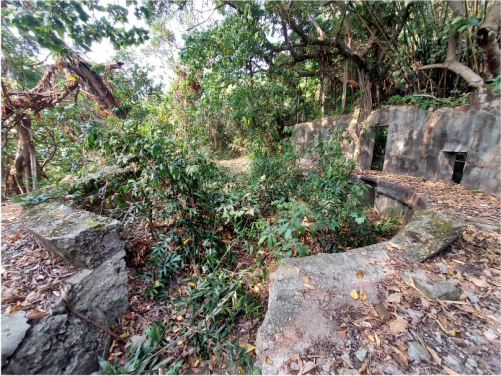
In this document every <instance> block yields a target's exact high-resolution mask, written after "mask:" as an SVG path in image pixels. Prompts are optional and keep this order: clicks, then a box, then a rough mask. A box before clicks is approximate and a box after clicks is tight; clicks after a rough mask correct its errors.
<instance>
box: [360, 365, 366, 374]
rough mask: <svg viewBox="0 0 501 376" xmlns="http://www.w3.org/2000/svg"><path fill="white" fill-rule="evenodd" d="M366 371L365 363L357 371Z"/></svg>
mask: <svg viewBox="0 0 501 376" xmlns="http://www.w3.org/2000/svg"><path fill="white" fill-rule="evenodd" d="M366 370H367V363H364V364H362V367H360V369H359V370H358V372H359V373H362V372H365V371H366Z"/></svg>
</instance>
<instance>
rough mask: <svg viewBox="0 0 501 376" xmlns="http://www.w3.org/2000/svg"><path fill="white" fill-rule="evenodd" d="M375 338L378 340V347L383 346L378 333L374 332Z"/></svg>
mask: <svg viewBox="0 0 501 376" xmlns="http://www.w3.org/2000/svg"><path fill="white" fill-rule="evenodd" d="M374 338H376V343H377V345H378V346H381V340H380V339H379V337H378V336H377V333H376V332H374Z"/></svg>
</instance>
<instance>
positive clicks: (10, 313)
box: [6, 306, 13, 315]
mask: <svg viewBox="0 0 501 376" xmlns="http://www.w3.org/2000/svg"><path fill="white" fill-rule="evenodd" d="M6 312H7V314H8V315H12V312H13V310H12V307H11V306H8V307H7V310H6Z"/></svg>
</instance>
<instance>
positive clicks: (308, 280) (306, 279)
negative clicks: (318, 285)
mask: <svg viewBox="0 0 501 376" xmlns="http://www.w3.org/2000/svg"><path fill="white" fill-rule="evenodd" d="M302 279H303V282H304V283H310V277H308V276H304V277H303V278H302Z"/></svg>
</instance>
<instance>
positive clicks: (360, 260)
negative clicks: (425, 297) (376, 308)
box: [256, 195, 466, 374]
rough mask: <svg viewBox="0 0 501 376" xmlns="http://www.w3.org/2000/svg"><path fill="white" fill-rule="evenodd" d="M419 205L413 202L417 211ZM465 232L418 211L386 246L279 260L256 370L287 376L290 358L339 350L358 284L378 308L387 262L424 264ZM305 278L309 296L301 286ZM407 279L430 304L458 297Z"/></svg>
mask: <svg viewBox="0 0 501 376" xmlns="http://www.w3.org/2000/svg"><path fill="white" fill-rule="evenodd" d="M412 197H413V196H412V195H410V196H409V199H411V198H412ZM411 202H414V201H411ZM420 204H422V203H419V200H417V203H416V205H420ZM414 207H415V206H414ZM465 226H466V225H465V223H464V222H463V221H462V220H460V219H458V218H456V217H454V216H452V215H451V214H447V213H443V212H438V211H435V210H420V211H416V212H415V213H414V214H413V215H412V218H411V221H410V222H409V223H408V224H407V225H406V226H404V227H403V228H402V229H401V230H400V232H399V233H398V234H397V235H395V236H394V237H393V238H392V239H391V240H390V241H389V242H384V243H379V244H374V245H370V246H367V247H363V248H358V249H354V250H351V251H348V252H345V253H335V254H325V253H320V254H317V255H314V256H308V257H303V258H297V257H296V258H289V259H284V260H282V265H281V266H279V267H278V269H277V270H276V272H275V273H273V274H272V275H271V277H270V278H271V279H272V281H271V283H270V292H269V299H268V311H267V312H266V317H265V319H264V321H263V324H262V325H261V327H260V328H259V330H258V333H257V338H256V355H257V361H256V366H258V367H259V368H261V370H262V373H263V374H290V373H291V372H290V361H291V360H290V359H291V357H292V356H293V354H296V353H298V354H300V355H301V356H304V355H306V354H307V353H308V352H309V351H313V350H314V349H315V348H316V346H321V347H322V348H324V349H325V348H329V349H333V348H334V347H336V346H340V347H341V348H342V347H343V346H344V343H343V341H342V340H341V338H340V336H339V335H338V330H341V329H340V324H341V323H342V321H341V320H340V318H341V317H342V316H343V315H345V314H347V312H349V311H351V310H353V309H357V308H361V305H362V302H361V301H360V300H354V299H353V298H352V297H351V296H350V292H351V291H352V290H353V289H357V290H358V291H360V288H361V285H362V284H363V289H364V291H365V293H366V295H367V300H366V301H367V302H368V303H371V304H374V305H377V304H379V303H380V302H381V301H382V297H381V296H380V292H379V288H378V285H379V283H381V281H383V280H384V279H386V278H388V277H387V276H388V275H392V274H393V273H395V272H396V271H395V270H394V269H393V266H392V264H391V262H389V261H390V260H391V258H392V257H394V256H395V255H398V256H400V257H403V258H405V259H407V260H410V261H418V262H419V261H424V260H426V259H428V258H429V257H432V256H433V255H435V254H436V253H438V252H440V251H442V250H444V249H445V248H446V247H447V246H448V245H450V244H451V243H452V242H453V241H454V240H456V239H457V238H458V237H459V236H460V235H461V234H462V232H463V231H464V229H465ZM359 270H362V271H363V272H364V277H363V279H359V278H358V277H357V274H358V273H357V271H359ZM305 276H307V277H308V283H309V285H311V286H313V287H314V289H313V290H311V289H310V288H309V287H308V286H305V285H304V283H305V282H304V281H305V280H304V279H303V278H304V277H305ZM412 276H413V278H415V279H416V280H417V279H422V280H423V284H422V286H424V287H422V288H423V289H424V290H426V291H425V292H424V293H425V294H426V293H428V294H429V295H430V298H432V299H442V300H443V299H445V298H444V296H447V299H452V298H451V297H453V298H456V297H457V298H458V297H459V296H460V292H458V291H457V289H455V288H454V286H452V287H451V286H450V285H449V284H444V283H442V284H441V285H436V284H433V285H432V286H429V282H427V280H428V279H427V277H426V276H424V277H423V276H421V275H420V274H419V273H418V272H414V271H413V273H412ZM419 283H420V282H419V281H416V284H419ZM419 286H421V285H419ZM444 294H445V295H444ZM326 372H327V373H329V369H327V371H326Z"/></svg>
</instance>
